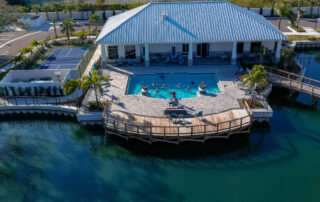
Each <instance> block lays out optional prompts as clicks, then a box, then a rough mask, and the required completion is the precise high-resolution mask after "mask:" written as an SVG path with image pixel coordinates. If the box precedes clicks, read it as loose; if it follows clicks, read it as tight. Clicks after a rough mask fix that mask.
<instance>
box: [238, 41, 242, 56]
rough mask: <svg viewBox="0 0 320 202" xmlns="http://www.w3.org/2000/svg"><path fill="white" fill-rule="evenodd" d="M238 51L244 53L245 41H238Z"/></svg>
mask: <svg viewBox="0 0 320 202" xmlns="http://www.w3.org/2000/svg"><path fill="white" fill-rule="evenodd" d="M237 53H238V54H241V53H243V42H238V43H237Z"/></svg>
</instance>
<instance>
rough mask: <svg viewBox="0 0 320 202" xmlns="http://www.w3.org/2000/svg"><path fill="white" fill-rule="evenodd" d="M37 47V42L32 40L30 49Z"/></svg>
mask: <svg viewBox="0 0 320 202" xmlns="http://www.w3.org/2000/svg"><path fill="white" fill-rule="evenodd" d="M38 45H39V42H38V41H37V40H33V41H31V42H30V46H31V47H36V46H38Z"/></svg>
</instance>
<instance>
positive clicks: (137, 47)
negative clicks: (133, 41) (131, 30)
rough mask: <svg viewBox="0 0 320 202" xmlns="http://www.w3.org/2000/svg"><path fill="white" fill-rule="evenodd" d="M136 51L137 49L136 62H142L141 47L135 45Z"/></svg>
mask: <svg viewBox="0 0 320 202" xmlns="http://www.w3.org/2000/svg"><path fill="white" fill-rule="evenodd" d="M135 49H136V60H137V61H138V62H140V59H141V58H140V57H141V51H140V45H135Z"/></svg>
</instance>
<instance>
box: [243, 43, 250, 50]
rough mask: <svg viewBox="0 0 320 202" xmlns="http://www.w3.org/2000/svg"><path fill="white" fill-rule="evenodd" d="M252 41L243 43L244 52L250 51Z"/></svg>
mask: <svg viewBox="0 0 320 202" xmlns="http://www.w3.org/2000/svg"><path fill="white" fill-rule="evenodd" d="M250 49H251V42H244V44H243V52H250Z"/></svg>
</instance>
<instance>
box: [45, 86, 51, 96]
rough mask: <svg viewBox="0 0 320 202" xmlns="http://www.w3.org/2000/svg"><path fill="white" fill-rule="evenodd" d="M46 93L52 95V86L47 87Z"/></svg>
mask: <svg viewBox="0 0 320 202" xmlns="http://www.w3.org/2000/svg"><path fill="white" fill-rule="evenodd" d="M46 95H47V96H51V87H50V86H47V87H46Z"/></svg>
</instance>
